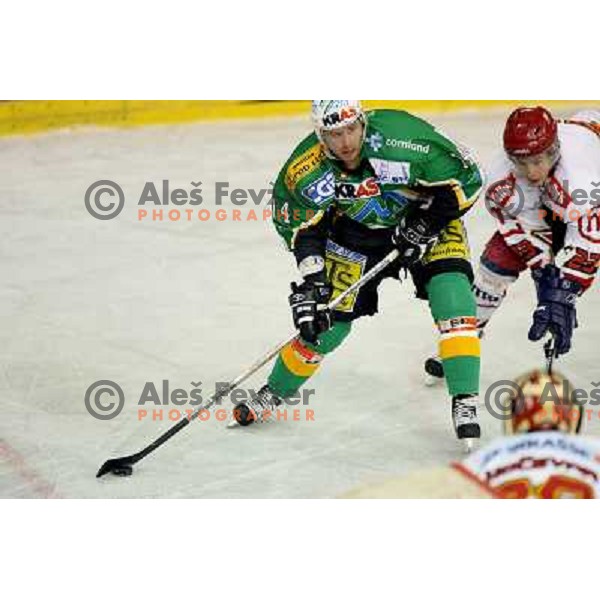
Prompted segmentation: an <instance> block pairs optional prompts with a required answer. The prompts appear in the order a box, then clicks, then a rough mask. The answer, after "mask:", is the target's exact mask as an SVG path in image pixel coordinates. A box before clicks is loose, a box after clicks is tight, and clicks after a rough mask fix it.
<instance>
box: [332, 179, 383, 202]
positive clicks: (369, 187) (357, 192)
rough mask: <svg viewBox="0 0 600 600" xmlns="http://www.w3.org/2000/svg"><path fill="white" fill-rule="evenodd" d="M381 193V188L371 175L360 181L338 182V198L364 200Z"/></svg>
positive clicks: (336, 194) (336, 191)
mask: <svg viewBox="0 0 600 600" xmlns="http://www.w3.org/2000/svg"><path fill="white" fill-rule="evenodd" d="M380 195H381V190H380V189H379V186H378V185H377V181H376V180H375V178H374V177H369V178H368V179H365V180H364V181H360V182H358V183H349V182H344V183H336V184H335V197H336V198H337V199H338V200H364V199H365V198H375V197H376V196H380Z"/></svg>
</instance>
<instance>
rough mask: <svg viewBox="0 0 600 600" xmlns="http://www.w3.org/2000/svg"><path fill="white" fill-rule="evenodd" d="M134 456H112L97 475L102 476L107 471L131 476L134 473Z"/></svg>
mask: <svg viewBox="0 0 600 600" xmlns="http://www.w3.org/2000/svg"><path fill="white" fill-rule="evenodd" d="M134 462H135V461H134V460H133V457H131V456H123V457H121V458H111V459H109V460H107V461H106V462H105V463H104V464H103V465H102V466H101V467H100V468H99V469H98V472H97V473H96V477H97V478H98V477H102V476H104V475H106V474H107V473H112V474H113V475H119V476H121V477H123V476H129V475H131V474H132V473H133V468H132V467H133V464H134Z"/></svg>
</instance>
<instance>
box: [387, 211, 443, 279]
mask: <svg viewBox="0 0 600 600" xmlns="http://www.w3.org/2000/svg"><path fill="white" fill-rule="evenodd" d="M437 237H438V233H436V232H434V231H433V230H432V228H431V226H430V224H429V223H428V222H427V220H426V218H425V217H424V215H423V213H421V212H415V213H413V214H409V215H406V216H404V217H402V220H401V221H400V223H399V224H398V225H397V226H396V228H395V229H394V232H393V233H392V242H393V244H394V246H396V248H397V249H398V251H399V252H400V257H399V261H400V264H401V265H402V266H405V267H409V266H410V265H412V264H414V263H416V262H417V261H419V260H421V259H422V258H423V255H424V254H425V253H426V252H427V250H429V248H430V247H431V246H432V245H433V244H434V243H435V241H436V239H437Z"/></svg>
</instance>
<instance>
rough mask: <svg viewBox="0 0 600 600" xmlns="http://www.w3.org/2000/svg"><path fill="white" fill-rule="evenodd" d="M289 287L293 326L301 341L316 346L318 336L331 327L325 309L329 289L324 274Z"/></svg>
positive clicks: (313, 276) (312, 276)
mask: <svg viewBox="0 0 600 600" xmlns="http://www.w3.org/2000/svg"><path fill="white" fill-rule="evenodd" d="M291 285H292V293H291V295H290V297H289V302H290V306H291V308H292V317H293V319H294V325H295V326H296V328H297V329H298V330H299V331H300V336H301V337H302V339H303V340H305V341H307V342H309V343H311V344H316V343H317V342H318V337H319V334H320V333H323V332H324V331H327V330H328V329H329V328H330V327H331V314H330V312H329V310H328V309H327V302H328V301H329V296H330V295H331V287H330V286H329V284H328V283H327V281H326V279H325V274H324V273H323V274H319V275H311V276H308V277H306V278H305V279H304V281H303V282H302V283H301V284H299V285H298V284H297V283H296V282H292V284H291Z"/></svg>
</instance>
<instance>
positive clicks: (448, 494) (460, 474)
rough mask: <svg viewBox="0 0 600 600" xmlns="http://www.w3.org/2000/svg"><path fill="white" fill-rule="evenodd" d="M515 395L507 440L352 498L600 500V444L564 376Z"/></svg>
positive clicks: (519, 386)
mask: <svg viewBox="0 0 600 600" xmlns="http://www.w3.org/2000/svg"><path fill="white" fill-rule="evenodd" d="M514 383H515V384H516V385H515V386H514V387H513V389H512V391H511V392H510V397H509V401H508V402H507V403H506V406H507V407H508V411H507V414H506V415H505V417H506V419H505V420H504V421H503V423H504V433H505V436H504V437H500V438H498V439H497V440H494V441H493V442H492V443H490V444H488V445H487V446H485V447H484V448H481V449H480V450H478V451H476V452H474V453H473V454H471V455H470V456H469V457H468V458H467V459H466V460H464V461H463V462H461V463H453V464H452V465H450V466H448V467H442V468H437V469H430V470H424V471H421V472H415V473H413V474H411V475H409V476H408V477H403V478H400V479H396V480H390V481H386V482H383V483H379V484H375V485H370V486H364V487H362V488H359V489H357V490H354V491H352V492H350V493H348V494H346V495H345V497H346V498H485V497H488V498H513V499H514V498H542V499H560V498H570V499H588V498H600V440H598V439H596V438H589V437H580V436H579V435H577V434H578V433H579V432H580V430H581V424H582V417H583V410H582V407H581V405H580V404H581V402H577V403H575V402H573V396H572V392H573V390H574V388H573V386H572V385H571V383H570V382H569V381H568V380H567V379H566V378H565V377H563V376H562V375H560V374H558V373H556V372H555V373H553V374H552V375H548V374H546V373H543V372H541V371H538V370H535V371H531V372H529V373H526V374H525V375H523V376H521V377H519V378H518V379H516V380H515V382H514Z"/></svg>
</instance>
